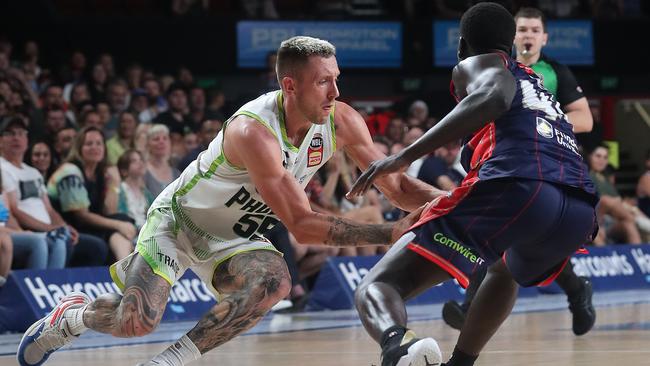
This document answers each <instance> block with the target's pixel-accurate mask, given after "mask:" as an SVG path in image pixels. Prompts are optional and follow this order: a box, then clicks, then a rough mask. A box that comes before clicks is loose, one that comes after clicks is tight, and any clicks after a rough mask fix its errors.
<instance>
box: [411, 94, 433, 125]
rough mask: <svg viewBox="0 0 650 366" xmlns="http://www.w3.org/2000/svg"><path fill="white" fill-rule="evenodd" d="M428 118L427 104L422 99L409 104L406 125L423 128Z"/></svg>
mask: <svg viewBox="0 0 650 366" xmlns="http://www.w3.org/2000/svg"><path fill="white" fill-rule="evenodd" d="M427 118H429V106H427V103H425V102H424V101H422V100H416V101H414V102H413V103H411V106H409V113H408V118H407V120H408V126H409V127H420V128H423V127H424V126H425V125H426V123H427Z"/></svg>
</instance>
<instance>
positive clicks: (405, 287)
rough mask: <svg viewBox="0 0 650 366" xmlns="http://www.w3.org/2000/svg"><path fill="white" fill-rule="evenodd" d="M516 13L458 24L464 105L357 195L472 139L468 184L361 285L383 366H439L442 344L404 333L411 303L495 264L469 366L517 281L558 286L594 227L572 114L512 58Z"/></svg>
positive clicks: (474, 309)
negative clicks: (436, 152) (558, 278)
mask: <svg viewBox="0 0 650 366" xmlns="http://www.w3.org/2000/svg"><path fill="white" fill-rule="evenodd" d="M514 36H515V22H514V20H513V19H512V15H511V14H510V13H509V12H508V11H507V10H506V9H505V8H503V7H502V6H500V5H498V4H495V3H479V4H477V5H475V6H473V7H472V8H470V9H469V10H468V11H467V12H465V14H463V17H462V19H461V23H460V40H459V45H458V58H459V60H460V62H459V64H458V65H457V66H456V67H455V68H454V71H453V74H452V92H453V94H454V96H455V97H456V99H457V100H458V105H457V106H456V107H455V108H454V109H453V110H452V111H451V112H450V113H449V114H448V115H447V116H446V117H445V118H443V119H442V120H441V121H440V122H439V123H438V124H436V126H434V127H433V128H431V129H430V130H429V131H428V132H427V133H426V134H425V135H423V136H422V137H421V138H420V139H419V140H417V141H416V142H415V143H413V144H412V145H410V146H409V147H407V148H406V149H404V150H402V151H401V152H400V153H398V154H396V155H393V156H390V157H388V158H385V159H383V160H380V161H377V162H374V163H373V164H371V166H370V167H369V168H368V169H367V170H366V171H365V172H364V173H363V174H362V175H361V176H360V177H359V179H358V180H357V182H355V184H354V185H353V187H352V189H351V190H350V193H349V195H350V196H354V195H359V194H362V193H363V192H365V191H366V190H367V189H368V188H370V186H371V184H372V182H373V181H374V180H375V179H377V178H379V177H381V176H383V175H385V174H388V173H390V172H395V171H400V170H402V169H405V168H406V167H407V166H408V165H409V164H410V163H411V162H412V161H414V160H416V159H417V158H419V157H421V156H424V155H426V154H428V153H430V152H432V151H433V150H435V149H436V148H438V147H440V146H442V145H443V144H444V143H446V142H449V141H453V140H454V139H460V138H463V139H464V145H465V146H464V149H463V153H462V162H463V165H464V167H465V169H466V170H467V172H468V174H467V177H466V178H465V179H464V180H463V182H462V184H461V185H460V187H458V188H456V189H454V190H453V191H451V192H450V193H449V195H447V196H444V197H439V198H437V199H435V200H433V201H432V202H431V203H430V204H429V206H428V207H427V208H425V210H424V211H423V213H422V215H421V217H420V220H419V221H418V223H416V224H415V225H414V226H413V227H411V229H410V230H409V231H408V232H407V233H406V234H404V236H402V238H401V239H399V240H398V241H397V242H396V243H395V245H394V246H393V247H392V248H391V250H390V251H389V252H388V253H387V254H386V255H385V256H384V257H383V258H382V259H381V260H380V261H379V263H378V264H377V265H376V266H375V267H374V268H373V269H372V270H371V271H370V272H369V273H368V275H367V276H366V277H365V278H364V279H363V281H362V283H361V284H360V285H359V287H358V288H357V291H356V294H355V302H356V307H357V310H358V311H359V315H360V317H361V321H362V323H363V325H364V327H365V328H366V330H367V331H368V333H369V334H370V336H371V337H373V338H374V339H375V340H376V341H377V342H379V343H380V345H381V347H382V366H393V365H397V366H402V365H412V366H419V365H421V366H425V365H429V366H430V365H439V364H440V363H441V362H442V360H441V355H440V351H439V349H438V346H437V343H436V342H435V340H433V339H432V338H424V339H418V338H416V336H415V334H414V333H413V332H412V331H410V330H409V329H408V328H407V327H406V319H407V317H406V309H405V306H404V302H405V300H406V299H409V298H411V297H413V296H415V295H417V294H419V293H421V292H422V291H423V290H425V289H427V288H429V287H431V286H433V285H436V284H438V283H440V282H443V281H446V280H448V279H450V277H454V278H456V279H457V280H458V282H459V283H460V284H461V285H463V286H467V284H468V278H469V277H470V276H471V275H472V273H473V272H475V271H476V269H477V268H479V267H480V266H482V265H487V266H489V270H488V274H487V276H486V278H485V280H484V282H483V283H482V284H481V286H480V288H479V290H478V292H477V294H476V297H475V298H474V302H473V303H472V306H471V307H470V309H469V312H468V314H467V320H466V322H465V326H464V327H463V329H462V331H461V334H460V336H459V339H458V343H457V344H456V347H455V349H454V352H453V354H452V356H451V359H450V360H449V361H448V362H447V364H446V365H447V366H459V365H461V366H470V365H473V364H474V362H475V361H476V359H477V357H478V354H479V353H480V351H481V350H482V349H483V347H484V346H485V344H486V343H487V342H488V340H489V339H490V338H491V337H492V335H493V334H494V333H495V332H496V330H497V329H498V327H499V326H500V325H501V323H502V322H503V321H504V320H505V319H506V317H507V316H508V314H509V313H510V311H511V310H512V306H513V305H514V302H515V299H516V297H517V288H518V286H517V285H521V286H535V285H544V284H547V283H549V282H550V281H552V280H553V279H554V278H555V276H557V274H558V273H559V272H560V271H561V270H562V268H563V267H564V266H565V264H566V262H567V260H568V258H569V257H570V256H571V255H572V254H573V253H574V252H575V251H576V250H578V249H580V247H581V246H582V245H583V244H585V243H586V242H588V241H589V240H590V239H591V238H592V237H593V235H594V232H595V230H596V229H597V224H596V223H595V222H596V221H595V210H594V207H595V205H596V203H597V201H598V198H597V196H596V193H595V190H594V185H593V183H592V182H591V181H590V179H589V177H588V174H587V171H586V167H585V165H584V164H583V162H582V158H581V156H580V154H579V153H578V151H577V146H576V143H575V137H574V136H573V132H572V128H571V125H570V124H569V122H568V121H567V118H566V116H565V114H564V113H563V112H562V111H561V109H560V106H559V104H558V103H557V102H556V101H555V100H554V99H553V98H552V96H551V94H550V93H549V92H548V91H547V90H546V89H545V88H544V87H543V86H542V83H541V80H540V79H539V77H538V76H537V75H536V74H535V73H534V72H533V71H532V70H531V69H530V68H528V67H527V66H525V65H523V64H520V63H518V62H517V61H516V60H514V59H512V58H510V56H509V55H510V51H511V47H512V44H513V39H514Z"/></svg>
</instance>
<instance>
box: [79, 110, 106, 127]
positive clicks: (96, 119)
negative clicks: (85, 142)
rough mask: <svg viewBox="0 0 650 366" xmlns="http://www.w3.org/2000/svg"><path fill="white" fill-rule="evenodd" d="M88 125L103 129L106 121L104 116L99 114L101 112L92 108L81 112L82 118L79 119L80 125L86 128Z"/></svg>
mask: <svg viewBox="0 0 650 366" xmlns="http://www.w3.org/2000/svg"><path fill="white" fill-rule="evenodd" d="M88 126H93V127H97V128H99V129H102V128H103V127H104V122H103V121H102V117H101V116H100V115H99V112H97V110H95V109H90V110H87V111H86V112H84V113H83V114H81V119H80V120H79V127H80V128H84V127H88Z"/></svg>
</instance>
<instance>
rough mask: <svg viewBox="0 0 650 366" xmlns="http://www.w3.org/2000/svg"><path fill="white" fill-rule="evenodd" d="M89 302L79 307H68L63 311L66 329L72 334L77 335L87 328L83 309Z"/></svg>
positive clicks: (84, 309)
mask: <svg viewBox="0 0 650 366" xmlns="http://www.w3.org/2000/svg"><path fill="white" fill-rule="evenodd" d="M88 305H90V304H86V305H84V306H82V307H80V308H76V309H68V310H67V311H66V312H65V313H63V317H64V318H65V321H66V323H67V324H68V330H69V331H70V333H72V334H74V335H79V334H81V333H83V332H85V331H87V330H88V327H86V325H85V324H84V311H86V308H87V307H88Z"/></svg>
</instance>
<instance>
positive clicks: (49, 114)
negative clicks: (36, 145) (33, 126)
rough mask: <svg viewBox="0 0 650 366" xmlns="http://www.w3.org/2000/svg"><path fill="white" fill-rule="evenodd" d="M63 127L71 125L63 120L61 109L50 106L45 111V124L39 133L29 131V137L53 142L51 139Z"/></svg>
mask: <svg viewBox="0 0 650 366" xmlns="http://www.w3.org/2000/svg"><path fill="white" fill-rule="evenodd" d="M64 127H72V125H71V124H70V123H69V122H68V120H67V119H66V118H65V112H64V111H63V108H61V107H60V106H58V105H52V106H50V107H48V108H47V109H45V124H44V126H43V129H40V130H39V131H30V136H31V137H32V138H33V139H38V140H45V141H48V142H53V140H52V139H53V138H54V136H55V135H56V133H57V132H59V131H60V130H62V129H63V128H64Z"/></svg>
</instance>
